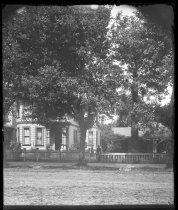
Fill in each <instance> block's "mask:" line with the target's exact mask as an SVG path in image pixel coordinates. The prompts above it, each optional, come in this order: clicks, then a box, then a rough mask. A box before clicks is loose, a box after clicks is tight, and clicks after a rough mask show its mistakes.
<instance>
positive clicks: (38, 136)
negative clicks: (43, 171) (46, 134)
mask: <svg viewBox="0 0 178 210" xmlns="http://www.w3.org/2000/svg"><path fill="white" fill-rule="evenodd" d="M42 145H44V142H43V128H36V146H42Z"/></svg>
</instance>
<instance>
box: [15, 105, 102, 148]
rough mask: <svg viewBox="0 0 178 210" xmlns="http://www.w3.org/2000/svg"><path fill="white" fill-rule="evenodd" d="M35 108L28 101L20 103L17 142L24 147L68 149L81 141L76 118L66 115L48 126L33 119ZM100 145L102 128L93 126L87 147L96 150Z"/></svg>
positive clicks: (17, 118)
mask: <svg viewBox="0 0 178 210" xmlns="http://www.w3.org/2000/svg"><path fill="white" fill-rule="evenodd" d="M33 108H34V107H33V105H29V104H28V103H19V106H18V109H17V117H16V125H17V126H16V127H17V142H20V143H21V146H22V148H23V149H26V150H31V149H36V148H38V149H39V150H45V149H47V148H50V149H52V150H68V149H70V148H72V147H74V145H77V144H78V143H79V142H80V129H79V125H78V123H77V122H76V121H75V120H74V119H72V118H70V117H65V118H64V119H63V120H60V121H58V120H56V121H53V122H51V124H50V126H49V127H48V128H47V127H45V126H43V125H41V124H38V123H37V122H36V121H34V120H33V121H32V118H31V117H30V116H31V114H32V110H33ZM98 145H99V146H100V130H99V129H98V128H97V126H93V127H92V128H91V129H89V130H87V133H86V149H88V148H91V147H93V149H94V150H96V148H97V146H98Z"/></svg>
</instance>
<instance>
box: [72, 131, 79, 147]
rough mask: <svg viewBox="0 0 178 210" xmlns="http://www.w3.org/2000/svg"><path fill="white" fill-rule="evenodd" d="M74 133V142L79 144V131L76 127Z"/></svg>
mask: <svg viewBox="0 0 178 210" xmlns="http://www.w3.org/2000/svg"><path fill="white" fill-rule="evenodd" d="M73 135H74V144H77V143H78V141H77V139H78V138H77V136H78V131H77V130H76V129H73Z"/></svg>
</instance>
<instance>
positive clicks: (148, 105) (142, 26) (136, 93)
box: [109, 12, 173, 139]
mask: <svg viewBox="0 0 178 210" xmlns="http://www.w3.org/2000/svg"><path fill="white" fill-rule="evenodd" d="M110 45H111V50H110V56H109V57H110V60H111V62H112V63H113V65H112V68H113V69H117V71H118V74H117V75H118V78H119V82H120V88H119V89H118V93H119V95H120V101H119V103H118V106H117V108H118V112H119V113H121V115H130V123H131V126H132V137H133V139H138V127H139V125H140V124H141V123H143V122H146V121H148V120H154V106H155V100H153V99H152V98H153V97H154V98H156V99H159V100H161V99H162V95H163V94H166V88H167V87H168V85H169V84H170V81H171V78H172V66H173V46H172V40H171V39H170V37H169V36H167V34H165V33H164V32H163V31H162V30H161V28H159V27H158V26H156V25H154V24H153V23H151V22H148V21H147V20H145V19H144V17H143V16H142V15H141V14H140V13H139V12H135V15H134V16H130V17H128V16H125V17H123V16H122V15H121V14H119V15H118V16H117V18H116V21H115V23H114V24H113V25H112V27H111V29H110ZM116 78H117V76H116Z"/></svg>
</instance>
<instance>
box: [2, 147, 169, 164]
mask: <svg viewBox="0 0 178 210" xmlns="http://www.w3.org/2000/svg"><path fill="white" fill-rule="evenodd" d="M6 154H7V159H8V160H9V161H13V160H22V161H28V160H33V161H40V160H56V161H76V160H78V159H79V153H78V152H71V151H70V152H69V151H51V150H49V151H47V150H45V151H43V150H30V151H28V150H27V151H23V152H22V153H21V154H20V156H19V155H18V154H16V153H13V152H11V151H6ZM85 157H86V159H87V160H88V161H89V162H94V161H100V162H104V163H110V162H111V163H166V159H167V154H153V153H102V154H100V157H99V159H98V158H97V156H96V154H93V155H92V156H91V155H90V153H89V152H86V153H85Z"/></svg>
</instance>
